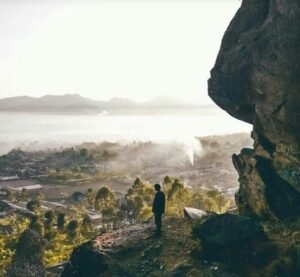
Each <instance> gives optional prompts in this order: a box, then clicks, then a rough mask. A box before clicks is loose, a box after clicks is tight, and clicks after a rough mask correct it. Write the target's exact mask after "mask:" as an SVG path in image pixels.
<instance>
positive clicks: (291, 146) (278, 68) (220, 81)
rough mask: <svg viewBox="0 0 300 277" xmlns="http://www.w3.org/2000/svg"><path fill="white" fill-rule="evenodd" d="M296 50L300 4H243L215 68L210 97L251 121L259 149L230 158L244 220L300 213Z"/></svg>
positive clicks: (262, 0)
mask: <svg viewBox="0 0 300 277" xmlns="http://www.w3.org/2000/svg"><path fill="white" fill-rule="evenodd" d="M299 45H300V2H299V0H244V1H243V3H242V5H241V8H240V9H239V10H238V12H237V14H236V15H235V17H234V18H233V20H232V22H231V23H230V25H229V27H228V29H227V31H226V33H225V35H224V38H223V40H222V45H221V49H220V52H219V55H218V57H217V60H216V64H215V66H214V68H213V69H212V71H211V78H210V80H209V82H208V83H209V95H210V97H211V98H212V99H213V100H214V101H215V103H216V104H218V105H219V106H220V107H221V108H223V109H224V110H226V111H227V112H228V113H229V114H231V115H232V116H234V117H236V118H238V119H240V120H243V121H245V122H248V123H250V124H253V132H252V137H253V139H254V149H243V150H242V151H241V153H240V154H239V155H233V163H234V165H235V167H236V169H237V171H238V173H239V176H240V177H239V181H240V189H239V191H238V193H237V196H236V202H237V205H238V207H239V211H240V213H241V214H243V215H250V216H255V217H258V218H279V219H282V220H289V219H293V218H295V217H296V216H298V215H299V211H300V209H299V208H300V78H299V77H300V49H299Z"/></svg>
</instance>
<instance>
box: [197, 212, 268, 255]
mask: <svg viewBox="0 0 300 277" xmlns="http://www.w3.org/2000/svg"><path fill="white" fill-rule="evenodd" d="M193 234H194V236H195V237H197V238H199V239H200V240H201V245H202V249H203V254H204V256H205V257H206V258H208V259H209V258H213V259H214V258H222V257H228V256H230V258H231V259H232V258H238V257H244V256H245V255H251V253H252V251H253V249H254V246H255V245H256V244H257V243H259V242H262V241H264V240H265V235H264V232H263V229H262V227H261V226H260V225H259V224H258V223H256V222H255V221H254V220H252V219H251V218H249V217H245V216H239V215H233V214H222V215H218V216H214V217H212V218H210V219H208V220H206V221H205V222H204V223H202V224H199V225H197V226H195V227H194V228H193Z"/></svg>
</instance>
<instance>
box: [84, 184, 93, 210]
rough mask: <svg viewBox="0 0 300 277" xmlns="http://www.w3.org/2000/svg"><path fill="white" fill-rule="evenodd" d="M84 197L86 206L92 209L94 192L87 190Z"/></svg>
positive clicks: (90, 189)
mask: <svg viewBox="0 0 300 277" xmlns="http://www.w3.org/2000/svg"><path fill="white" fill-rule="evenodd" d="M85 197H86V200H87V203H88V206H89V207H90V208H93V205H94V200H95V193H94V191H93V189H92V188H89V189H88V190H87V191H86V193H85Z"/></svg>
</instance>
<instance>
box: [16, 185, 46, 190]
mask: <svg viewBox="0 0 300 277" xmlns="http://www.w3.org/2000/svg"><path fill="white" fill-rule="evenodd" d="M41 188H42V186H41V185H40V184H36V185H30V186H22V187H16V188H11V189H12V190H16V191H22V190H23V189H26V190H35V189H41Z"/></svg>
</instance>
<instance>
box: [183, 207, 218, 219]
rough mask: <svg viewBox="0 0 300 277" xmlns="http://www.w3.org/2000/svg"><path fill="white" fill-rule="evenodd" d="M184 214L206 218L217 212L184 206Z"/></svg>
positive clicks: (194, 217) (187, 216)
mask: <svg viewBox="0 0 300 277" xmlns="http://www.w3.org/2000/svg"><path fill="white" fill-rule="evenodd" d="M183 214H184V217H186V218H193V219H204V218H207V217H210V216H212V215H215V213H212V212H207V211H204V210H200V209H195V208H189V207H184V209H183Z"/></svg>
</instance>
